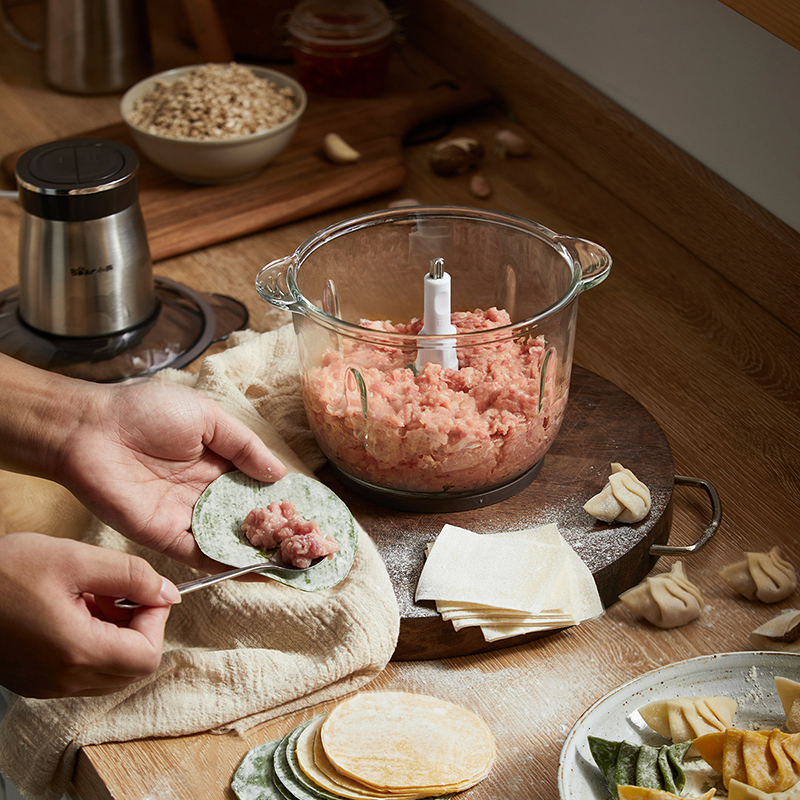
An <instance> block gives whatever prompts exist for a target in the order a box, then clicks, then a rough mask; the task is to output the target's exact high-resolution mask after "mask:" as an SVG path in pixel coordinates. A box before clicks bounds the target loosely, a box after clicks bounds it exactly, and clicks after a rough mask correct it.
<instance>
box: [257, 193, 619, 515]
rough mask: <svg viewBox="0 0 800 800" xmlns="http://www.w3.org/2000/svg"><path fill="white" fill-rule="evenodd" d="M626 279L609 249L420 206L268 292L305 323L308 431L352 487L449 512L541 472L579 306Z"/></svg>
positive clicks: (280, 269) (286, 275)
mask: <svg viewBox="0 0 800 800" xmlns="http://www.w3.org/2000/svg"><path fill="white" fill-rule="evenodd" d="M610 268H611V258H610V257H609V255H608V253H607V252H606V250H604V249H603V248H602V247H600V246H598V245H596V244H594V243H592V242H589V241H586V240H584V239H576V238H573V237H568V236H560V235H558V234H556V233H553V232H552V231H550V230H548V229H547V228H544V227H542V226H541V225H539V224H537V223H536V222H532V221H529V220H526V219H521V218H518V217H514V216H510V215H508V214H502V213H499V212H494V211H486V210H483V209H475V208H460V207H452V206H413V207H410V208H401V209H389V210H383V211H375V212H372V213H369V214H365V215H362V216H359V217H355V218H352V219H348V220H344V221H342V222H339V223H337V224H335V225H331V226H330V227H328V228H325V229H324V230H322V231H320V232H318V233H317V234H315V235H314V236H312V237H311V238H309V239H308V240H306V241H305V242H304V243H303V244H301V245H300V247H298V248H297V250H296V251H295V252H294V253H293V254H292V255H290V256H287V257H285V258H280V259H277V260H276V261H273V262H271V263H269V264H267V265H266V266H265V267H264V268H263V269H262V270H261V271H260V272H259V273H258V276H257V278H256V288H257V290H258V292H259V294H260V295H261V296H262V297H263V298H264V299H265V300H267V302H269V303H271V304H272V305H274V306H277V307H278V308H282V309H285V310H288V311H291V312H292V319H293V323H294V329H295V332H296V335H297V345H298V354H299V360H300V372H301V378H302V386H303V402H304V406H305V410H306V413H307V415H308V420H309V423H310V425H311V429H312V431H313V433H314V435H315V437H316V439H317V442H318V443H319V445H320V447H321V448H322V450H323V452H324V453H325V454H326V456H327V457H328V459H329V460H330V463H331V465H332V467H333V469H334V471H335V472H336V473H337V475H338V477H339V478H340V479H341V480H342V481H343V482H344V484H345V485H346V486H347V487H348V488H350V489H351V490H353V491H355V492H356V493H358V494H359V495H361V496H363V497H367V498H368V499H370V500H372V501H374V502H376V503H379V504H381V505H384V506H389V507H393V508H400V509H403V510H414V511H449V510H463V509H467V508H477V507H479V506H482V505H487V504H489V503H493V502H497V501H499V500H502V499H505V498H506V497H509V496H511V495H512V494H514V493H515V492H517V491H519V490H521V489H522V488H524V487H525V486H527V485H528V484H529V483H530V481H531V480H533V478H534V477H535V476H536V475H537V474H538V472H539V470H540V468H541V465H542V461H543V459H544V456H545V454H546V453H547V451H548V449H549V448H550V446H551V445H552V443H553V440H554V439H555V437H556V434H557V433H558V430H559V427H560V425H561V420H562V417H563V415H564V409H565V406H566V403H567V395H568V392H569V381H570V371H571V367H572V351H573V344H574V338H575V321H576V313H577V300H578V296H579V295H580V294H581V292H583V291H585V290H586V289H589V288H591V287H592V286H595V285H596V284H598V283H600V282H601V281H602V280H604V279H605V278H606V276H607V275H608V273H609V270H610ZM442 271H443V273H444V274H440V273H442ZM448 276H449V287H448V286H447V283H448ZM442 282H444V284H443V283H442ZM426 285H427V287H428V288H426ZM431 285H433V286H434V287H435V288H433V289H432V288H431ZM443 285H444V286H445V287H446V288H447V289H448V290H449V293H450V297H449V300H448V297H447V291H442V286H443ZM426 303H427V305H426ZM450 311H452V314H451V313H449V312H450ZM437 317H438V318H439V323H438V324H439V325H440V327H434V328H433V329H432V330H431V326H432V325H433V320H434V319H435V318H437ZM442 320H444V323H443V322H442ZM442 324H444V325H445V327H444V328H443V327H441V325H442ZM423 325H424V326H425V327H424V328H423ZM450 325H452V326H453V327H449V326H450Z"/></svg>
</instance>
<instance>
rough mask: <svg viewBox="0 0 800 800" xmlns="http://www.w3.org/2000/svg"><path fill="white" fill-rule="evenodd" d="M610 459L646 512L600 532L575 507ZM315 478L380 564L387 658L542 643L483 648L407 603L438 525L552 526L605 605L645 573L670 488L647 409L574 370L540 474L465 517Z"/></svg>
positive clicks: (662, 533) (468, 633) (467, 633)
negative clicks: (395, 623) (390, 620)
mask: <svg viewBox="0 0 800 800" xmlns="http://www.w3.org/2000/svg"><path fill="white" fill-rule="evenodd" d="M612 461H618V462H620V463H621V464H622V465H623V466H625V467H627V468H628V469H630V470H632V471H633V473H634V474H635V475H636V476H637V477H638V478H639V479H640V480H642V481H643V482H644V483H645V484H646V485H647V486H648V487H649V489H650V492H651V495H652V507H651V510H650V514H649V515H648V516H647V517H646V518H645V519H644V520H643V521H642V522H640V523H638V524H635V525H607V524H604V523H600V522H598V521H597V520H595V519H594V517H592V516H590V515H589V514H587V513H586V512H585V511H584V510H583V504H584V503H585V502H586V501H587V500H588V499H589V498H590V497H591V496H592V495H594V494H596V493H597V492H599V491H600V490H601V489H602V488H603V486H604V485H605V483H606V480H607V478H608V475H609V473H610V468H611V462H612ZM321 477H322V479H323V480H324V481H325V482H326V483H327V484H328V485H329V486H330V487H331V488H332V489H333V490H334V491H335V492H336V493H337V494H339V496H340V497H342V499H343V500H344V501H345V502H346V503H347V504H348V506H349V507H350V509H351V511H352V512H353V515H354V516H355V518H356V519H357V520H358V521H359V522H360V523H361V525H362V526H363V527H364V529H365V530H366V531H367V533H368V534H369V535H370V536H371V537H372V539H373V540H374V541H375V543H376V544H377V546H378V550H379V551H380V554H381V556H382V557H383V560H384V562H385V563H386V567H387V569H388V572H389V576H390V577H391V580H392V583H393V585H394V589H395V592H396V594H397V602H398V604H399V607H400V617H401V623H400V637H399V641H398V645H397V649H396V651H395V654H394V656H393V660H395V661H407V660H421V659H429V658H449V657H454V656H460V655H468V654H470V653H477V652H482V651H486V650H495V649H499V648H503V647H509V646H512V645H517V644H521V643H523V642H526V641H529V640H532V639H535V638H539V637H540V636H542V634H541V633H536V634H526V635H524V636H517V637H513V638H509V639H502V640H500V641H497V642H494V643H491V644H489V643H487V642H486V641H485V640H484V638H483V635H482V634H481V632H480V629H479V628H465V629H462V630H460V631H456V630H455V629H454V628H453V626H452V624H451V623H450V622H446V621H444V620H443V619H442V618H441V617H440V616H439V614H438V613H437V611H436V608H435V605H434V604H433V603H432V602H419V603H416V602H415V601H414V592H415V590H416V586H417V581H418V579H419V575H420V572H421V570H422V566H423V563H424V559H425V553H424V550H425V545H426V544H427V543H428V542H431V541H433V540H434V539H435V538H436V535H437V534H438V533H439V531H440V530H441V529H442V526H443V525H444V524H445V523H450V524H451V525H457V526H459V527H462V528H467V529H468V530H471V531H474V532H476V533H497V532H499V531H514V530H522V529H525V528H531V527H535V526H537V525H544V524H547V523H551V522H554V523H556V524H557V525H558V528H559V531H560V532H561V534H562V536H563V537H564V538H565V539H566V540H567V541H568V542H569V544H570V545H571V546H572V547H573V548H574V550H575V551H576V552H577V553H578V555H580V556H581V558H582V559H583V561H584V562H585V563H586V565H587V566H588V567H589V569H590V570H591V571H592V574H593V575H594V578H595V582H596V583H597V587H598V589H599V592H600V596H601V598H602V600H603V604H604V605H605V606H606V607H608V606H609V605H611V604H612V603H614V602H616V600H617V598H618V597H619V595H620V594H621V593H622V592H623V591H625V590H626V589H629V588H630V587H631V586H634V585H636V584H637V583H639V582H640V581H641V580H642V579H643V578H644V577H645V576H646V575H647V573H648V572H649V571H650V570H651V569H652V568H653V566H655V563H656V561H657V558H658V557H657V556H655V555H652V554H651V552H650V547H651V546H652V545H653V544H655V543H658V544H665V543H666V542H667V539H668V538H669V532H670V526H671V521H672V493H673V487H674V483H675V474H674V467H673V462H672V452H671V450H670V447H669V444H668V442H667V440H666V437H665V435H664V433H663V431H662V430H661V428H660V426H659V425H658V423H657V422H656V421H655V420H654V419H653V417H652V416H651V415H650V414H649V412H648V411H647V410H646V409H645V408H644V407H643V406H641V405H640V404H639V403H638V402H637V401H636V400H634V399H633V398H632V397H630V396H629V395H628V394H626V393H625V392H623V391H622V390H621V389H620V388H619V387H617V386H615V385H614V384H612V383H610V382H609V381H607V380H605V379H604V378H601V377H599V376H598V375H596V374H594V373H592V372H589V371H588V370H585V369H582V368H580V367H577V366H576V367H573V370H572V380H571V383H570V397H569V402H568V404H567V409H566V413H565V415H564V421H563V423H562V425H561V430H560V431H559V433H558V436H557V437H556V440H555V442H554V443H553V446H552V448H551V449H550V452H549V453H548V454H547V455H546V456H545V459H544V464H543V466H542V469H541V472H540V473H539V474H538V476H537V477H536V478H535V479H534V480H533V482H532V483H531V484H530V485H529V486H527V487H526V488H525V489H523V490H522V491H521V492H519V493H518V494H516V495H514V496H513V497H510V498H508V499H506V500H503V501H501V502H499V503H496V504H494V505H490V506H484V507H481V508H478V509H474V510H469V511H458V512H447V513H426V514H422V513H410V512H402V511H396V510H393V509H387V508H382V507H380V506H378V505H375V504H373V503H370V502H368V501H367V500H365V499H363V498H360V497H357V496H356V495H354V494H353V493H352V492H350V491H348V489H347V488H345V487H344V486H343V485H342V484H341V483H340V482H339V481H338V480H337V479H336V477H335V476H334V475H333V473H332V472H331V471H329V470H328V469H327V468H326V470H325V471H324V473H323V474H322V475H321Z"/></svg>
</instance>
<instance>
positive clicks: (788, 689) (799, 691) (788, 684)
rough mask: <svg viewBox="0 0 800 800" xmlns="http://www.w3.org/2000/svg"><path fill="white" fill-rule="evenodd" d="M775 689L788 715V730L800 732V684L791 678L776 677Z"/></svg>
mask: <svg viewBox="0 0 800 800" xmlns="http://www.w3.org/2000/svg"><path fill="white" fill-rule="evenodd" d="M775 688H776V689H777V690H778V697H780V699H781V705H782V706H783V711H784V713H785V714H786V730H787V731H789V733H797V732H798V731H800V683H798V682H797V681H793V680H792V679H791V678H782V677H780V676H779V675H776V676H775Z"/></svg>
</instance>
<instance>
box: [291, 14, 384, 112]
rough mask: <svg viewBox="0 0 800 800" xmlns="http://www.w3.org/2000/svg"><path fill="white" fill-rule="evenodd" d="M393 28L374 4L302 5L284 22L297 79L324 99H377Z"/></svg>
mask: <svg viewBox="0 0 800 800" xmlns="http://www.w3.org/2000/svg"><path fill="white" fill-rule="evenodd" d="M394 29H395V24H394V20H393V19H392V16H391V14H390V13H389V10H388V9H387V8H386V6H385V5H384V4H383V3H381V2H380V0H303V2H301V3H299V4H298V5H297V6H296V7H295V9H294V10H293V11H292V13H291V14H290V16H289V19H288V23H287V33H288V38H289V44H290V47H291V49H292V56H293V58H294V63H295V66H296V68H297V79H298V80H299V81H300V83H302V84H303V87H304V88H305V89H306V90H307V91H309V92H313V93H315V94H321V95H328V96H330V97H374V96H376V95H378V94H380V92H381V91H382V90H383V88H384V86H385V84H386V77H387V73H388V69H389V57H390V55H391V49H392V39H393V36H394Z"/></svg>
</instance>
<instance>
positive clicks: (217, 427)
mask: <svg viewBox="0 0 800 800" xmlns="http://www.w3.org/2000/svg"><path fill="white" fill-rule="evenodd" d="M104 388H105V389H106V391H105V392H102V393H101V394H100V397H101V402H99V403H98V405H97V407H96V408H94V409H92V411H91V413H87V414H86V415H84V418H83V419H82V423H81V424H80V425H79V426H78V427H77V428H76V429H75V430H73V431H72V433H71V434H70V436H69V440H68V441H67V442H65V444H64V446H63V447H62V452H63V454H64V455H63V462H62V464H61V465H60V469H59V473H60V477H59V480H60V481H61V482H62V483H64V485H65V486H67V487H68V488H69V489H71V490H72V491H73V492H74V493H75V495H76V496H77V497H78V498H79V499H80V500H81V501H82V502H83V503H84V504H85V505H86V506H87V507H88V508H89V509H90V510H91V511H92V512H93V513H94V514H96V515H97V516H98V517H99V518H100V519H102V520H103V521H104V522H106V523H108V524H109V525H111V526H112V527H114V528H115V529H116V530H118V531H120V532H121V533H123V534H124V535H125V536H127V537H128V538H129V539H131V540H132V541H135V542H137V543H139V544H142V545H144V546H146V547H149V548H151V549H152V550H155V551H156V552H159V553H164V554H165V555H168V556H170V557H172V558H174V559H176V560H178V561H181V562H183V563H185V564H188V565H189V566H192V567H195V568H197V569H201V570H203V571H205V572H217V571H219V569H220V565H219V564H217V563H216V562H215V561H213V560H211V559H209V558H207V557H206V556H204V555H203V554H202V553H201V552H200V550H199V549H198V547H197V544H196V542H195V540H194V537H193V536H192V534H191V521H192V510H193V508H194V505H195V503H196V502H197V499H198V497H199V496H200V494H201V493H202V492H203V491H204V490H205V488H206V487H207V486H208V484H209V483H211V481H213V480H214V479H215V478H218V477H219V476H220V475H222V474H223V473H224V472H228V471H230V470H231V469H233V468H237V469H240V470H242V472H244V473H245V474H247V475H249V476H250V477H253V478H256V479H259V480H266V481H275V480H278V479H279V478H282V477H283V476H284V475H285V474H286V468H285V467H284V466H283V464H282V463H281V462H280V461H279V460H278V459H277V458H276V457H275V456H274V455H273V454H272V453H271V452H270V451H269V449H268V448H267V447H266V445H264V443H263V442H262V441H261V440H260V439H259V438H258V437H257V436H256V435H255V434H254V433H253V432H252V431H251V430H250V429H249V428H248V427H247V426H246V425H244V424H243V423H241V422H239V421H238V420H237V419H235V418H234V417H232V416H231V415H229V414H227V413H226V412H225V411H224V410H223V409H222V408H221V407H220V406H219V405H218V404H217V403H215V402H214V401H213V400H210V399H209V398H207V397H205V396H204V395H203V394H201V393H200V392H198V391H196V390H194V389H190V388H188V387H186V386H182V385H179V384H172V383H164V382H160V381H152V382H148V383H145V384H139V385H134V386H119V387H114V388H113V389H111V390H109V389H108V388H107V387H104Z"/></svg>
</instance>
